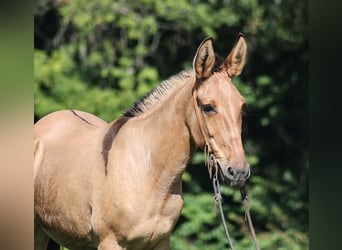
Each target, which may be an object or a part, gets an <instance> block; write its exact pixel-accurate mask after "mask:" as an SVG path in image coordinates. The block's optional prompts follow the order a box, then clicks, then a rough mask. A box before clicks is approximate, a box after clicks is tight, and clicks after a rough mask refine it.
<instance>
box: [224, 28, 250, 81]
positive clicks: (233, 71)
mask: <svg viewBox="0 0 342 250" xmlns="http://www.w3.org/2000/svg"><path fill="white" fill-rule="evenodd" d="M246 56H247V43H246V41H245V37H244V35H243V34H242V33H240V34H239V36H238V39H237V42H236V44H235V46H234V48H233V49H232V51H231V52H230V54H229V55H228V56H227V58H226V60H225V65H226V69H227V73H228V75H229V76H230V77H234V76H238V75H240V73H241V72H242V70H243V67H244V66H245V63H246Z"/></svg>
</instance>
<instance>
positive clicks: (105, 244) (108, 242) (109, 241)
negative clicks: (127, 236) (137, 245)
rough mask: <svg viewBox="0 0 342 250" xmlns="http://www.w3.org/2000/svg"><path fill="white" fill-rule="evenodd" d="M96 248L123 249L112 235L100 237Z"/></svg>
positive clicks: (107, 249) (100, 249)
mask: <svg viewBox="0 0 342 250" xmlns="http://www.w3.org/2000/svg"><path fill="white" fill-rule="evenodd" d="M97 249H98V250H124V249H123V248H122V247H120V246H119V244H118V243H117V241H116V239H115V238H114V237H112V236H107V237H106V238H104V239H102V240H101V241H100V243H99V245H98V247H97Z"/></svg>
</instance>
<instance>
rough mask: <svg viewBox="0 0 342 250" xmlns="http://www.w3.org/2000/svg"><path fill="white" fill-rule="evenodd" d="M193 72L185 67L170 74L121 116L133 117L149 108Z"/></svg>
mask: <svg viewBox="0 0 342 250" xmlns="http://www.w3.org/2000/svg"><path fill="white" fill-rule="evenodd" d="M193 74H194V71H193V69H186V70H183V71H181V72H179V73H178V74H176V75H174V76H171V77H170V78H169V79H167V80H164V81H162V82H161V83H160V85H159V86H157V87H156V88H155V89H153V90H152V91H151V92H150V93H148V94H147V95H145V96H143V97H142V98H141V99H140V100H139V101H136V102H135V103H134V104H133V106H132V107H131V108H129V109H127V110H126V111H125V112H124V113H123V116H125V117H135V116H137V115H139V114H141V113H144V112H146V111H148V110H150V109H151V108H152V107H153V106H155V105H156V104H157V103H159V102H161V101H162V100H164V99H165V97H167V96H168V95H169V93H170V92H172V91H173V90H174V89H176V87H178V86H180V85H181V84H183V83H185V81H184V80H185V79H187V78H189V77H191V76H192V75H193Z"/></svg>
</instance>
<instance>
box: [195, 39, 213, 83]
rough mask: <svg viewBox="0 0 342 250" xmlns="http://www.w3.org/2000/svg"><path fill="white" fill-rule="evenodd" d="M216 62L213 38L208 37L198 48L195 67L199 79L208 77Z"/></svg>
mask: <svg viewBox="0 0 342 250" xmlns="http://www.w3.org/2000/svg"><path fill="white" fill-rule="evenodd" d="M214 64H215V53H214V48H213V39H212V38H211V37H208V38H206V39H204V40H203V41H202V43H201V44H200V46H199V47H198V49H197V52H196V55H195V58H194V61H193V68H194V70H195V72H196V77H197V78H198V79H205V78H208V77H209V76H210V74H211V72H212V69H213V67H214Z"/></svg>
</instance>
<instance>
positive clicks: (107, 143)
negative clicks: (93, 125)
mask: <svg viewBox="0 0 342 250" xmlns="http://www.w3.org/2000/svg"><path fill="white" fill-rule="evenodd" d="M129 119H130V117H127V116H122V117H120V118H119V119H117V120H116V121H115V122H114V123H113V125H112V126H111V127H110V128H109V130H108V131H107V133H106V135H105V136H104V138H103V141H102V152H101V154H102V156H103V160H104V162H105V174H106V175H107V165H108V152H109V150H110V148H111V147H112V144H113V141H114V138H115V136H116V135H117V134H118V132H119V130H120V128H121V127H122V126H123V125H124V124H125V123H126V122H127V121H128V120H129Z"/></svg>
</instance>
